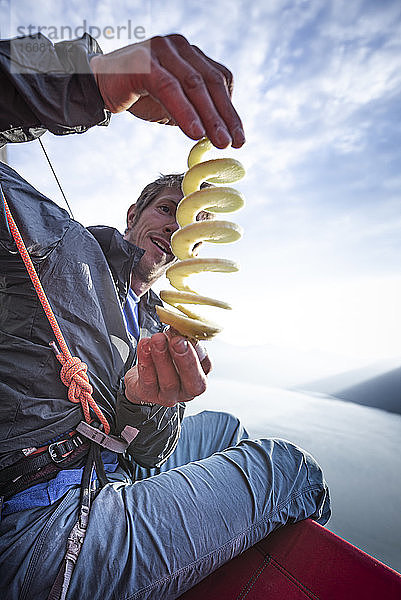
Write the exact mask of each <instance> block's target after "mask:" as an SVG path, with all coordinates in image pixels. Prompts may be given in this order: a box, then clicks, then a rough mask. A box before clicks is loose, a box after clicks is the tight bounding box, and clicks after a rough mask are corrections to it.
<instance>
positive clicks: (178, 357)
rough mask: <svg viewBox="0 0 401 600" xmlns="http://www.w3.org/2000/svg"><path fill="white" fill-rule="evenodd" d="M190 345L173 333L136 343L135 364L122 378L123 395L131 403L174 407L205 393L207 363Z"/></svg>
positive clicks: (156, 335) (208, 363)
mask: <svg viewBox="0 0 401 600" xmlns="http://www.w3.org/2000/svg"><path fill="white" fill-rule="evenodd" d="M201 360H202V362H200V360H199V358H198V354H197V352H196V350H195V348H194V347H193V346H192V344H191V343H190V342H189V341H188V340H187V339H186V338H184V337H182V336H180V335H175V334H173V335H172V334H165V333H155V334H154V335H153V336H152V337H150V338H144V339H142V340H140V341H139V343H138V363H137V365H136V366H135V367H133V368H132V369H130V370H129V371H128V372H127V373H126V375H125V395H126V397H127V399H128V400H129V401H130V402H132V403H134V404H142V403H150V404H161V405H162V406H175V405H176V404H177V403H178V402H188V401H189V400H193V398H195V397H196V396H199V395H200V394H203V392H204V391H205V390H206V375H207V373H209V371H210V368H211V364H210V360H209V358H208V356H207V354H206V355H203V357H202V356H201Z"/></svg>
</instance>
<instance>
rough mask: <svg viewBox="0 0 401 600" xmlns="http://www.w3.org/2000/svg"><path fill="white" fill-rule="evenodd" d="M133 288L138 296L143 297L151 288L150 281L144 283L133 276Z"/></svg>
mask: <svg viewBox="0 0 401 600" xmlns="http://www.w3.org/2000/svg"><path fill="white" fill-rule="evenodd" d="M131 289H132V290H134V292H135V294H136V295H137V296H138V298H141V297H142V296H144V295H145V294H146V292H148V291H149V290H150V283H144V282H143V281H138V280H135V279H133V278H131Z"/></svg>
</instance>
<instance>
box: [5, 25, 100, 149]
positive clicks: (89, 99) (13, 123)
mask: <svg viewBox="0 0 401 600" xmlns="http://www.w3.org/2000/svg"><path fill="white" fill-rule="evenodd" d="M98 53H101V50H100V47H99V46H98V44H97V42H96V41H95V40H94V39H93V38H91V37H90V36H88V35H87V34H85V35H84V36H83V37H82V38H80V39H78V40H73V41H66V42H60V43H59V44H56V45H53V44H52V43H51V42H50V41H49V40H48V39H47V38H46V37H44V36H43V35H41V34H37V35H35V36H33V37H24V38H16V39H14V40H3V41H1V42H0V86H1V87H0V90H1V92H0V145H3V144H4V143H7V142H23V141H29V140H32V139H35V138H36V137H38V136H39V135H41V134H42V133H43V132H44V131H45V130H48V131H51V132H52V133H54V134H56V135H65V134H69V133H82V132H84V131H86V130H87V129H89V128H90V127H93V126H94V125H100V124H102V125H107V124H108V122H109V118H110V115H109V113H108V112H107V111H106V110H105V108H104V102H103V99H102V97H101V95H100V93H99V90H98V88H97V84H96V80H95V78H94V76H93V74H92V71H91V69H90V65H89V61H90V59H91V58H92V57H93V56H95V55H96V54H98Z"/></svg>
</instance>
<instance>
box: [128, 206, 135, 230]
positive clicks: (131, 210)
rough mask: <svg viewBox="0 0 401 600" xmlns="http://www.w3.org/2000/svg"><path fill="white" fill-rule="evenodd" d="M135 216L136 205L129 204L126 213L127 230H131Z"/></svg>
mask: <svg viewBox="0 0 401 600" xmlns="http://www.w3.org/2000/svg"><path fill="white" fill-rule="evenodd" d="M135 216H136V204H131V206H130V207H129V209H128V211H127V229H131V228H132V225H133V224H134V221H135Z"/></svg>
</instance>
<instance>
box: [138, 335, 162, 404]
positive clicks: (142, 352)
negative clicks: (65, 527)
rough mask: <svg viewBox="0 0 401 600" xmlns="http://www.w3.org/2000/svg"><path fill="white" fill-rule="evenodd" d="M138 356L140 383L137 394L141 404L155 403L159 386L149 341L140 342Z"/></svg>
mask: <svg viewBox="0 0 401 600" xmlns="http://www.w3.org/2000/svg"><path fill="white" fill-rule="evenodd" d="M137 355H138V363H137V369H138V381H137V388H136V390H135V393H136V395H137V397H138V400H139V401H140V402H154V401H155V398H157V394H158V391H159V384H158V379H157V372H156V368H155V365H154V363H153V359H152V355H151V350H150V344H149V339H143V340H140V341H139V343H138V348H137Z"/></svg>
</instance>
